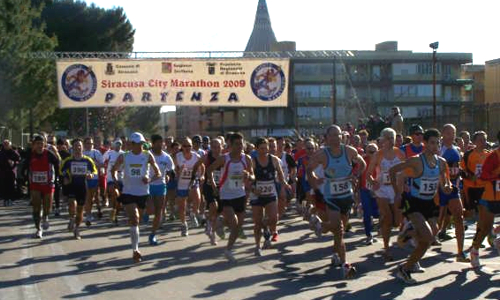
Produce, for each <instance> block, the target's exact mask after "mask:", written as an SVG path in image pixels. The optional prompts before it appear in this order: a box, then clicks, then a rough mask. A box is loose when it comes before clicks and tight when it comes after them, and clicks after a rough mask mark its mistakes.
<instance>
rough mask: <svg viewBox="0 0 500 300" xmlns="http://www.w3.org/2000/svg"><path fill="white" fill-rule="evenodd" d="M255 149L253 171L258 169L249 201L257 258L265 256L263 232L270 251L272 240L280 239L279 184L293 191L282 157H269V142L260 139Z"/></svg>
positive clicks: (266, 245) (265, 246) (265, 247)
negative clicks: (281, 160)
mask: <svg viewBox="0 0 500 300" xmlns="http://www.w3.org/2000/svg"><path fill="white" fill-rule="evenodd" d="M255 146H256V148H257V151H258V156H257V158H254V159H252V163H253V169H254V170H255V183H254V184H253V186H252V194H253V195H252V196H251V198H250V199H251V200H250V205H251V206H252V216H253V222H254V227H253V232H254V238H255V255H256V256H262V250H261V247H260V238H261V236H262V230H264V249H267V248H270V247H271V241H273V242H276V241H277V236H278V231H277V230H276V224H277V222H278V211H277V203H276V200H277V197H278V194H277V191H276V181H278V182H279V183H280V184H281V185H282V186H283V187H284V188H285V189H287V190H288V191H290V190H291V187H290V186H289V185H288V183H287V182H286V180H285V176H284V174H283V170H282V169H281V162H280V160H279V158H278V157H276V156H274V155H271V154H269V142H268V141H267V139H265V138H259V139H257V142H256V143H255ZM264 213H265V216H266V218H265V219H264ZM271 236H272V239H271Z"/></svg>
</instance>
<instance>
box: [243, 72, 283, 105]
mask: <svg viewBox="0 0 500 300" xmlns="http://www.w3.org/2000/svg"><path fill="white" fill-rule="evenodd" d="M285 80H286V79H285V73H283V70H282V69H281V68H280V67H279V66H277V65H275V64H272V63H264V64H261V65H259V66H258V67H257V68H255V70H254V71H253V72H252V77H251V78H250V81H251V84H252V91H253V93H254V94H255V96H257V98H259V99H260V100H262V101H272V100H274V99H276V98H278V97H279V96H281V94H282V93H283V91H284V90H285V82H286V81H285Z"/></svg>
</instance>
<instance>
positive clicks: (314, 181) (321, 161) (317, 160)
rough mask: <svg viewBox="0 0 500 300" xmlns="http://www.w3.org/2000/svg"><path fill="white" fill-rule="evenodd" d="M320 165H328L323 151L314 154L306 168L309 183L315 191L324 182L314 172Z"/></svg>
mask: <svg viewBox="0 0 500 300" xmlns="http://www.w3.org/2000/svg"><path fill="white" fill-rule="evenodd" d="M319 165H326V156H325V152H324V151H323V150H321V149H320V150H318V151H316V152H315V153H314V154H313V156H312V157H311V159H310V160H309V164H308V165H307V168H306V173H307V178H308V181H309V183H310V184H311V186H312V187H313V188H314V189H318V186H319V185H320V184H321V183H322V181H323V179H319V178H318V177H317V176H316V174H315V173H314V170H316V168H317V167H318V166H319Z"/></svg>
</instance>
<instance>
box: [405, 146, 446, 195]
mask: <svg viewBox="0 0 500 300" xmlns="http://www.w3.org/2000/svg"><path fill="white" fill-rule="evenodd" d="M418 156H419V157H420V159H421V160H422V169H423V171H422V175H421V176H420V177H417V178H413V180H412V184H411V186H410V195H411V196H412V197H415V198H418V199H421V200H433V199H434V196H435V195H436V192H437V190H438V187H439V174H440V169H439V160H438V156H437V155H434V158H435V159H436V166H435V167H434V168H431V167H430V166H429V163H428V162H427V159H425V155H424V154H423V153H421V154H419V155H418Z"/></svg>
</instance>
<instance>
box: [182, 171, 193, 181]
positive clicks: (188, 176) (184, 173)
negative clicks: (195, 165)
mask: <svg viewBox="0 0 500 300" xmlns="http://www.w3.org/2000/svg"><path fill="white" fill-rule="evenodd" d="M192 175H193V170H189V169H182V171H181V178H182V179H191V176H192Z"/></svg>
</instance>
